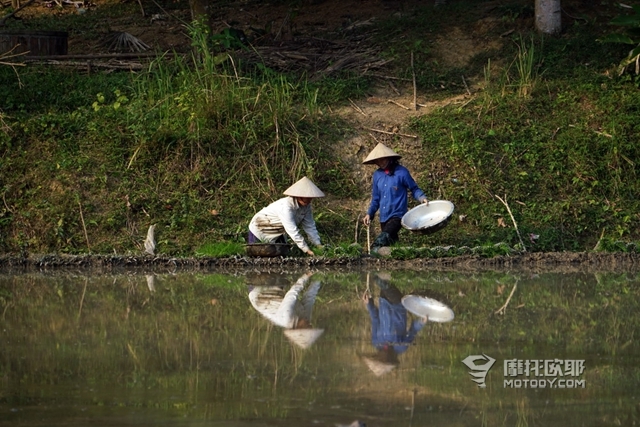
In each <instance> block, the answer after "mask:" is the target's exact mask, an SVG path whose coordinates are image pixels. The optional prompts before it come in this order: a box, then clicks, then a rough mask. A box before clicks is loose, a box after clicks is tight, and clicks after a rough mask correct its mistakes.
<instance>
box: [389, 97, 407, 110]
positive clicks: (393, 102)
mask: <svg viewBox="0 0 640 427" xmlns="http://www.w3.org/2000/svg"><path fill="white" fill-rule="evenodd" d="M387 103H388V104H395V105H397V106H398V107H400V108H404V109H405V110H410V109H411V108H409V107H405V106H404V105H402V104H400V103H399V102H396V101H394V100H392V99H387Z"/></svg>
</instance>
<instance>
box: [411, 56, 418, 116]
mask: <svg viewBox="0 0 640 427" xmlns="http://www.w3.org/2000/svg"><path fill="white" fill-rule="evenodd" d="M411 74H412V75H413V109H414V110H416V111H418V86H417V85H416V70H415V69H414V68H413V51H412V52H411Z"/></svg>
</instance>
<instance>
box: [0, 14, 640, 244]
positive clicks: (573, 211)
mask: <svg viewBox="0 0 640 427" xmlns="http://www.w3.org/2000/svg"><path fill="white" fill-rule="evenodd" d="M511 6H512V7H509V8H507V7H506V6H501V7H500V8H497V9H496V11H495V13H496V14H497V16H498V17H499V18H500V21H499V24H496V25H498V26H499V27H500V26H501V27H502V28H504V29H505V30H507V29H513V27H514V26H516V27H517V26H518V25H521V24H522V23H526V22H530V21H527V19H529V18H528V17H529V14H530V11H529V10H528V8H527V7H526V6H525V5H524V4H523V3H521V2H513V5H511ZM119 7H122V6H119ZM132 7H133V6H132ZM609 9H610V10H611V14H615V13H618V11H616V9H615V5H610V8H609ZM479 10H480V9H479V6H478V5H476V3H468V4H467V3H462V2H460V3H458V2H454V3H452V4H451V5H449V6H446V7H444V8H442V9H441V12H440V13H439V14H438V15H437V16H436V15H434V14H433V13H432V12H433V10H432V8H431V7H430V6H429V7H427V6H425V7H424V8H423V9H420V10H417V11H416V12H414V13H413V14H407V15H405V16H404V17H400V18H399V17H397V16H393V17H390V18H389V21H387V22H381V23H379V24H378V26H377V27H376V31H377V34H378V37H380V40H381V42H382V41H384V43H385V46H386V47H385V51H384V54H385V55H387V56H388V58H390V59H398V58H406V57H408V55H409V54H410V53H415V55H416V59H417V61H416V69H415V72H416V78H417V82H418V85H419V89H420V91H421V92H424V93H426V94H428V96H430V97H432V98H445V97H449V96H452V95H460V94H464V93H466V89H465V88H464V87H463V86H462V85H460V84H459V82H460V76H461V75H463V76H464V75H466V76H473V75H477V76H481V77H480V79H481V80H483V84H482V88H481V90H480V91H478V92H477V93H475V94H474V95H473V96H470V97H468V99H467V101H466V102H464V103H462V104H452V105H449V106H447V107H443V108H440V109H438V110H436V111H434V112H433V113H431V114H428V115H423V116H421V117H418V118H416V119H414V120H413V121H412V122H411V126H412V128H413V130H414V131H415V132H416V133H417V134H419V135H420V140H421V141H423V142H422V145H421V147H419V148H418V150H417V162H418V164H420V166H421V167H422V168H423V170H428V171H429V174H428V176H427V177H425V178H423V180H422V181H420V182H419V184H420V186H421V187H422V188H424V189H427V192H428V193H430V194H429V195H430V198H431V199H435V198H443V199H447V200H451V201H452V202H453V203H454V204H455V206H456V212H455V218H454V219H453V221H452V222H453V224H454V225H453V226H449V227H447V228H445V229H444V230H443V231H441V232H439V233H437V234H435V235H432V236H416V235H409V234H408V233H405V234H403V242H402V243H403V244H409V245H414V246H429V247H432V246H439V245H456V246H478V245H494V244H498V243H500V244H502V243H506V244H507V245H508V246H516V245H519V244H520V238H521V237H522V239H523V243H524V245H525V247H527V249H528V250H533V251H556V250H571V251H583V250H591V249H594V248H595V247H598V248H601V249H609V250H635V247H636V246H634V245H631V246H630V245H628V244H619V242H635V241H637V240H639V233H638V224H639V220H640V218H639V217H638V207H639V206H638V201H637V198H636V194H638V192H639V190H640V188H639V182H638V177H637V168H638V167H637V163H638V161H639V160H640V156H639V154H640V153H639V152H638V150H639V149H638V136H637V134H638V132H637V131H638V129H639V128H640V115H639V114H638V109H639V107H638V106H639V105H640V102H639V101H640V99H639V98H640V92H639V90H638V85H637V81H636V77H634V76H633V75H629V74H627V75H623V76H621V77H618V76H617V73H615V72H612V70H615V68H616V66H617V64H618V63H619V61H620V59H621V58H623V57H624V55H625V52H624V48H621V47H619V46H617V45H614V44H602V43H599V42H598V41H597V40H598V38H599V36H601V35H602V34H606V33H607V32H611V28H610V27H609V26H608V25H607V21H606V20H607V16H604V17H597V16H595V17H587V18H583V19H579V20H574V21H573V22H572V23H571V25H570V26H568V27H566V28H565V31H564V33H563V34H562V36H560V37H558V38H547V37H542V36H540V35H538V34H534V33H532V32H531V28H527V27H524V28H522V29H519V30H518V31H516V32H514V33H513V34H511V35H510V36H509V37H511V40H510V42H509V43H505V47H504V48H502V49H501V50H500V51H495V52H489V53H484V54H482V55H480V56H478V57H477V58H474V60H473V61H471V63H470V65H469V66H468V67H466V68H465V69H459V68H447V67H445V66H442V64H438V63H437V62H436V61H435V60H434V59H433V57H432V56H431V46H430V44H429V41H430V40H431V37H430V36H429V32H430V31H436V30H437V31H438V32H440V33H441V32H446V31H447V28H449V27H448V26H451V25H454V24H455V25H464V24H468V25H470V24H472V23H473V22H475V21H476V20H477V19H478V13H479V12H478V11H479ZM588 12H589V11H588V7H587V6H585V14H586V13H588ZM585 16H588V15H585ZM73 24H77V22H76V21H70V22H69V23H68V25H73ZM83 25H86V23H85V24H83ZM43 26H46V22H45V23H43ZM418 28H429V30H424V31H418V30H416V29H418ZM502 28H498V29H502ZM434 29H435V30H434ZM85 30H86V29H85ZM189 31H190V34H191V36H192V40H193V45H194V46H193V48H194V50H193V52H194V53H193V55H192V56H190V57H161V58H159V59H158V60H156V61H154V62H153V63H152V64H151V65H150V67H149V69H148V70H146V71H144V72H140V73H137V74H133V73H131V74H130V73H112V74H92V75H82V74H79V73H76V72H70V71H64V70H62V69H57V68H51V67H38V66H29V67H26V68H25V69H20V70H18V73H17V74H16V73H15V71H14V69H12V68H11V67H7V66H5V67H2V68H0V81H2V85H0V191H1V193H2V201H3V202H2V204H1V205H0V251H2V252H5V253H23V254H26V253H29V252H36V253H45V252H59V253H87V252H94V253H113V252H115V253H130V252H137V251H140V250H141V248H142V246H141V244H142V241H143V240H144V236H145V234H146V230H147V227H148V226H149V225H151V224H156V225H157V227H156V232H157V238H158V247H159V251H161V252H162V253H164V254H169V255H194V254H202V253H203V251H202V250H201V249H200V248H202V247H204V246H206V245H210V244H212V243H219V242H222V243H223V244H227V243H236V244H237V243H242V242H243V239H244V234H245V232H246V227H247V224H248V222H249V220H250V218H251V216H252V215H253V213H254V212H255V211H257V210H259V209H260V208H261V207H262V206H264V205H265V204H267V203H269V202H270V201H272V200H274V199H276V198H277V197H279V194H280V193H281V191H282V189H284V188H286V187H287V186H288V185H290V183H291V182H293V181H294V180H296V179H298V178H300V177H301V176H303V175H307V176H309V177H310V178H311V179H313V180H314V181H315V182H316V183H317V184H318V185H319V186H320V187H321V188H322V189H323V190H324V191H325V192H326V193H327V194H328V195H329V196H330V199H331V200H330V202H326V201H321V202H320V203H318V204H317V205H316V212H317V216H316V218H317V221H318V226H319V229H320V231H321V234H322V235H323V238H324V240H325V241H329V242H331V243H332V244H334V245H336V246H339V245H344V244H348V243H350V242H352V241H353V235H354V234H353V227H354V224H355V222H356V220H357V216H358V213H357V212H354V211H353V210H352V209H349V206H352V205H354V204H358V203H362V201H363V200H365V199H366V198H367V196H368V194H369V189H368V188H366V187H365V186H362V185H359V184H357V182H359V181H358V180H357V179H356V178H355V173H356V172H355V171H353V170H352V168H351V167H350V166H349V165H348V164H347V163H346V162H345V159H342V158H340V156H339V155H338V154H337V153H338V152H339V150H336V148H337V147H338V146H339V145H340V144H341V143H342V141H344V139H345V138H346V136H347V135H349V134H352V133H353V132H354V130H353V129H351V127H350V124H348V123H346V122H344V121H342V119H341V118H340V117H338V116H336V115H334V114H333V113H332V111H333V109H332V107H334V106H336V105H341V104H346V103H348V102H349V100H350V99H353V98H357V97H359V96H364V95H365V94H367V93H368V92H367V91H368V90H369V89H370V88H371V85H372V83H373V82H372V80H371V79H370V78H368V77H365V76H356V75H352V74H348V73H345V74H342V75H338V76H333V77H331V78H325V79H324V80H322V81H317V82H316V81H314V82H312V81H309V80H307V79H306V78H305V76H296V75H283V74H280V73H276V72H274V71H273V70H270V69H268V68H266V67H264V66H263V67H260V66H259V67H248V66H245V64H242V63H237V62H236V61H234V60H233V56H232V52H231V55H229V53H230V52H227V51H225V50H224V48H223V47H222V46H221V45H220V44H218V45H216V44H215V39H212V38H211V37H209V35H208V33H207V31H206V29H205V28H204V27H203V26H201V25H199V24H198V23H193V24H192V25H191V26H190V28H189ZM212 40H213V41H212ZM212 43H213V45H212ZM405 62H406V61H405ZM393 63H395V64H398V65H396V66H395V67H396V68H395V69H393V70H390V72H392V73H395V74H396V75H398V76H403V77H406V76H408V75H410V71H411V69H410V68H408V67H407V66H406V65H400V64H401V63H402V61H394V62H393ZM496 64H500V65H496ZM496 196H499V197H500V198H502V199H503V200H504V201H505V202H506V203H504V204H503V203H501V202H500V201H499V199H498V198H497V197H496ZM328 203H331V205H330V206H329V204H328ZM507 206H509V208H510V209H511V211H512V214H513V216H514V221H515V223H517V225H518V231H519V232H520V235H521V236H518V234H517V232H516V229H515V228H514V226H513V221H512V220H511V218H510V216H509V214H508V211H507V209H506V207H507ZM459 215H462V216H463V217H462V218H463V220H461V219H460V218H461V217H460V216H459ZM227 247H233V248H236V249H237V247H238V246H237V245H231V246H227ZM629 248H632V249H629ZM236 249H234V250H233V251H235V250H236ZM233 251H232V252H233ZM214 252H215V251H214Z"/></svg>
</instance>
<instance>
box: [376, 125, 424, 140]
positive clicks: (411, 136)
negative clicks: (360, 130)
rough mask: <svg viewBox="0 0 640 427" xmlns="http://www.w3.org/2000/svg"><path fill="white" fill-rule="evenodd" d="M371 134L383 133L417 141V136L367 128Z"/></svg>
mask: <svg viewBox="0 0 640 427" xmlns="http://www.w3.org/2000/svg"><path fill="white" fill-rule="evenodd" d="M367 129H369V130H371V131H373V132H378V133H384V134H387V135H400V136H406V137H407V138H415V139H417V138H418V136H417V135H407V134H406V133H400V132H388V131H386V130H381V129H371V128H367Z"/></svg>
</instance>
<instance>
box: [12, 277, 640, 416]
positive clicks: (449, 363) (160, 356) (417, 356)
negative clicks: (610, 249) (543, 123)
mask: <svg viewBox="0 0 640 427" xmlns="http://www.w3.org/2000/svg"><path fill="white" fill-rule="evenodd" d="M379 273H382V274H379ZM639 293H640V276H638V274H637V273H571V274H559V273H548V274H545V273H539V274H530V273H526V274H525V273H514V272H483V273H473V274H472V273H454V272H430V271H421V272H416V271H397V270H394V271H389V272H373V271H371V272H367V271H328V270H327V271H292V272H277V273H260V272H237V273H234V274H219V273H211V274H204V273H197V274H194V273H191V274H186V273H179V274H169V273H158V272H155V273H149V274H141V273H133V272H131V273H128V272H126V273H122V274H105V275H85V274H83V273H78V274H67V273H64V274H63V273H55V274H45V273H24V274H22V273H21V274H11V275H9V274H5V275H0V314H1V316H2V317H1V318H0V322H1V323H0V325H1V328H0V426H5V425H6V426H9V425H11V426H63V425H64V426H72V427H73V426H86V425H91V426H116V425H117V426H148V425H149V426H150V425H161V426H205V425H206V426H232V427H236V426H335V425H336V424H343V425H349V424H351V423H352V422H353V421H355V420H359V421H361V422H364V423H366V425H367V426H369V427H378V426H433V425H438V426H443V427H447V426H498V425H499V426H534V425H539V426H563V427H566V426H602V425H637V424H638V423H639V422H640V415H639V414H640V412H639V409H638V408H639V406H638V405H639V404H638V402H639V397H640V396H639V392H638V390H639V389H640V387H639V386H640V384H639V379H640V372H639V368H638V367H639V366H640V364H639V362H640V360H639V357H638V354H639V353H638V350H639V346H638V340H637V338H638V337H640V330H639V325H640V319H639V318H638V317H639V316H640V315H639V313H640V310H639V308H640V307H638V306H639V305H640V303H639V302H638V301H639V298H638V294H639ZM365 294H366V295H370V299H369V301H368V302H367V301H366V300H365V299H363V295H365ZM410 294H413V295H421V296H426V297H430V298H432V299H435V300H437V301H439V302H441V303H443V304H445V305H447V306H448V307H450V308H451V310H453V312H454V313H455V318H454V319H453V320H452V321H449V322H445V323H439V322H434V321H426V322H424V321H423V320H422V319H421V318H420V317H418V316H415V315H413V314H411V313H408V312H406V311H404V310H403V308H402V304H401V303H400V301H401V297H402V296H404V295H410ZM503 306H504V310H502V311H500V309H501V308H502V307H503ZM464 361H466V363H464ZM482 385H484V387H481V386H482Z"/></svg>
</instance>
